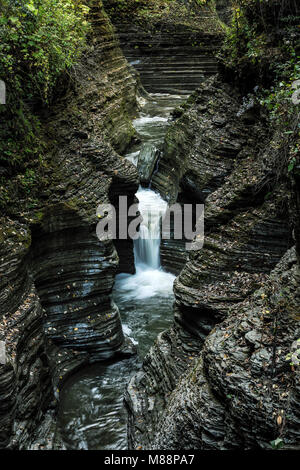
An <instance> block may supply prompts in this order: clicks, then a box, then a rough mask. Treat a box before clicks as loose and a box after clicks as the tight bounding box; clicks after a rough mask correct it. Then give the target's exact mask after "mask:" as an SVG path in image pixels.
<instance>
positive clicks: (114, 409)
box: [59, 94, 183, 450]
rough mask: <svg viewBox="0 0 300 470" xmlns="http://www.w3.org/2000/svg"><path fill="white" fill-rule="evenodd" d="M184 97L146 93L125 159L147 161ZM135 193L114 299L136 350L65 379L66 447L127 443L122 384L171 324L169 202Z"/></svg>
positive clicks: (144, 192) (106, 446)
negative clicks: (164, 264)
mask: <svg viewBox="0 0 300 470" xmlns="http://www.w3.org/2000/svg"><path fill="white" fill-rule="evenodd" d="M182 102H183V98H182V97H181V96H172V95H166V94H150V95H149V96H148V98H147V99H145V100H144V101H143V104H142V108H141V111H140V113H139V116H138V117H137V118H136V119H135V120H134V126H135V128H136V130H137V132H138V135H139V137H140V140H141V142H140V143H139V144H136V145H135V146H134V147H133V148H131V149H130V150H129V152H128V154H127V155H126V158H127V159H128V160H129V161H131V162H133V163H134V164H137V165H138V166H139V164H138V162H139V154H140V153H144V154H145V160H146V162H147V161H148V160H151V158H153V148H155V149H156V150H155V151H154V153H155V152H158V153H159V152H160V147H161V145H162V142H163V139H164V135H165V132H166V129H167V127H168V125H169V118H170V113H171V111H172V110H173V109H174V108H175V107H176V106H178V105H179V104H181V103H182ZM154 158H155V157H154ZM149 163H150V162H149ZM152 169H153V168H152ZM149 183H150V182H148V184H147V186H149ZM136 196H137V198H138V200H139V211H140V212H141V215H142V217H143V219H144V220H143V222H142V225H141V227H140V233H141V238H140V239H139V240H137V241H135V246H134V254H135V269H136V273H135V274H125V273H123V274H122V273H121V274H119V275H118V276H117V277H116V282H115V287H114V291H113V299H114V302H115V303H116V305H117V306H118V308H119V311H120V317H121V321H122V328H123V332H124V334H125V335H128V337H129V339H130V340H131V341H132V342H133V343H134V344H135V345H136V347H137V352H138V355H137V357H135V358H129V359H124V360H123V361H121V362H120V361H117V362H112V363H111V362H110V363H107V364H97V365H94V366H91V367H90V368H88V369H87V368H84V369H83V370H82V371H80V372H78V373H77V374H76V375H75V376H73V377H72V378H71V379H70V380H69V381H68V382H67V383H66V384H65V386H64V388H63V390H62V393H61V399H60V410H59V426H60V429H61V435H62V438H63V441H64V444H65V446H66V448H69V449H123V450H124V449H127V448H128V444H127V413H126V409H125V405H124V394H125V390H126V386H127V384H128V382H129V380H130V378H131V376H132V375H133V373H136V372H138V370H139V369H140V368H141V361H142V360H143V358H144V357H145V355H146V354H147V352H148V351H149V349H150V347H151V346H152V344H153V342H154V340H155V338H156V337H157V335H158V334H160V333H161V332H162V331H164V330H165V329H166V328H167V327H169V326H170V325H171V321H172V305H173V302H174V296H173V282H174V279H175V276H174V275H172V274H169V273H168V272H167V271H165V270H163V269H162V268H161V263H160V241H161V234H160V219H161V216H162V215H163V214H164V212H165V211H166V207H167V203H166V202H165V201H164V200H163V199H162V198H161V196H160V195H159V194H158V193H156V192H154V191H152V190H151V189H150V188H147V187H146V188H142V187H140V189H139V191H138V192H137V193H136Z"/></svg>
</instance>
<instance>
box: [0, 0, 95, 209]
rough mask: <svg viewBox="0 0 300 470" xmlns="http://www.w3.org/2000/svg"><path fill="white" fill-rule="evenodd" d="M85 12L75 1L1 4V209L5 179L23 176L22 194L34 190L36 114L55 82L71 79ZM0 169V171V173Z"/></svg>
mask: <svg viewBox="0 0 300 470" xmlns="http://www.w3.org/2000/svg"><path fill="white" fill-rule="evenodd" d="M88 11H89V8H88V7H87V6H85V5H83V4H82V3H81V1H79V0H2V1H1V5H0V79H1V80H3V81H4V82H5V84H6V89H7V102H6V105H0V120H1V127H0V175H1V174H2V176H1V181H0V206H2V207H4V206H5V205H6V204H7V203H8V201H9V190H10V189H12V188H10V183H6V181H7V178H8V177H10V178H11V177H12V176H14V175H16V174H17V173H20V174H22V176H23V178H21V180H20V186H21V189H22V188H23V191H25V193H30V191H31V190H32V191H33V190H34V185H35V177H34V174H33V172H34V170H33V167H37V166H40V165H41V162H42V160H43V158H42V155H43V150H44V143H43V138H42V136H41V124H40V111H41V110H42V109H43V108H47V106H49V104H50V103H51V102H53V100H54V98H55V94H54V90H56V89H57V83H58V80H61V79H62V77H63V76H64V75H65V74H70V71H71V69H72V67H73V66H74V64H75V63H76V62H77V61H78V58H79V56H80V55H81V53H82V51H83V50H84V48H85V46H86V35H87V33H88V31H89V23H88V21H87V14H88ZM1 168H2V169H1Z"/></svg>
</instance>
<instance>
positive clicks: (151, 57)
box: [116, 25, 220, 95]
mask: <svg viewBox="0 0 300 470" xmlns="http://www.w3.org/2000/svg"><path fill="white" fill-rule="evenodd" d="M116 29H117V32H118V35H119V40H120V43H121V47H122V49H123V52H124V55H125V56H126V58H127V60H128V61H129V62H130V64H131V65H132V66H133V67H134V68H135V69H136V70H137V71H138V72H139V73H140V76H141V81H142V84H143V86H144V88H145V89H146V90H147V91H148V92H151V93H171V94H177V93H178V94H186V95H189V94H191V93H192V92H193V91H194V90H195V89H196V88H197V87H198V86H199V85H200V83H201V82H202V81H203V80H204V79H205V78H206V77H208V76H211V75H214V74H216V73H217V70H218V67H217V60H216V58H215V53H216V51H217V50H218V47H219V45H220V38H219V37H218V36H215V35H210V34H203V33H202V34H199V32H197V31H189V30H184V29H183V30H182V31H163V32H162V31H159V30H158V31H155V32H151V33H150V32H149V31H142V30H141V29H139V28H138V27H137V26H134V27H131V28H129V29H128V25H116Z"/></svg>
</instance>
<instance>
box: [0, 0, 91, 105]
mask: <svg viewBox="0 0 300 470" xmlns="http://www.w3.org/2000/svg"><path fill="white" fill-rule="evenodd" d="M0 8H1V9H0V13H1V16H0V39H1V42H0V77H1V78H2V79H3V80H4V81H5V82H6V84H7V86H8V89H9V91H10V93H12V92H13V93H18V94H19V95H21V96H24V97H26V100H40V101H41V102H43V103H49V101H50V99H51V93H52V90H53V88H54V86H55V83H56V80H57V78H58V77H59V76H60V75H61V74H62V72H64V71H66V70H68V69H70V68H71V67H72V65H73V64H74V63H75V62H76V60H77V59H78V57H79V55H80V54H81V52H82V50H83V47H84V45H85V36H86V33H87V30H88V22H87V21H86V19H85V15H86V14H87V13H88V7H86V6H84V5H82V4H81V3H80V2H76V1H72V0H23V1H17V0H4V3H3V4H2V6H1V7H0Z"/></svg>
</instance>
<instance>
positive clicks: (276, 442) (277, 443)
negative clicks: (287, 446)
mask: <svg viewBox="0 0 300 470" xmlns="http://www.w3.org/2000/svg"><path fill="white" fill-rule="evenodd" d="M270 444H271V446H272V449H273V450H280V449H281V448H282V447H283V446H284V442H283V440H282V439H281V438H280V437H277V439H275V440H274V441H271V443H270Z"/></svg>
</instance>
